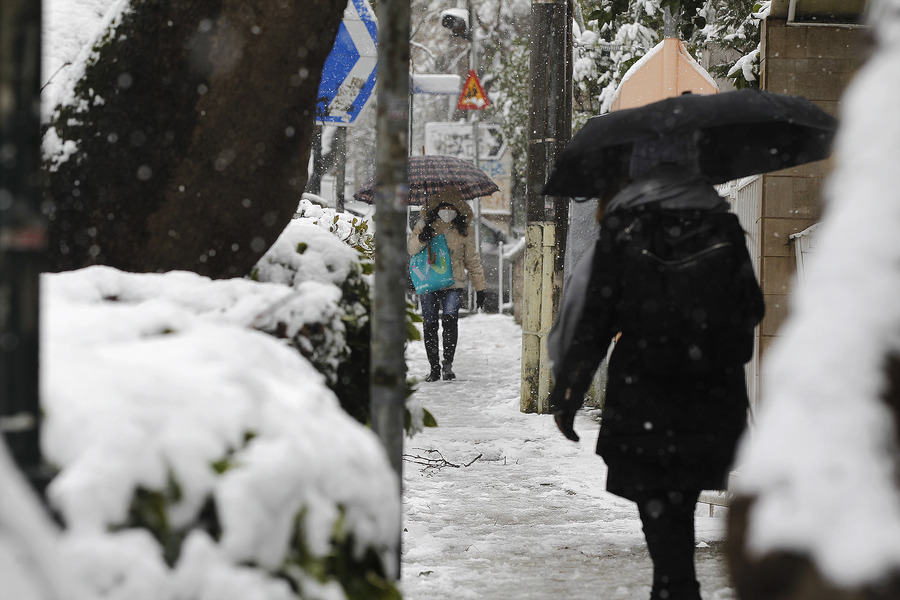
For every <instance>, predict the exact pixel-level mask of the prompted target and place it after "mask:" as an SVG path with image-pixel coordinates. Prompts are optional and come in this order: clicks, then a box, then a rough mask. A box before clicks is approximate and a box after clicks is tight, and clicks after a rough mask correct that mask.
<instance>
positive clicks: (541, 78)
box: [521, 0, 573, 413]
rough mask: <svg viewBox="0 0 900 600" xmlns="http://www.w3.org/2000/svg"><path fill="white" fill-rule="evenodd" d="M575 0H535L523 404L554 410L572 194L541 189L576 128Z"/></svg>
mask: <svg viewBox="0 0 900 600" xmlns="http://www.w3.org/2000/svg"><path fill="white" fill-rule="evenodd" d="M572 14H573V6H572V0H532V3H531V46H530V51H531V64H530V76H531V93H530V94H529V104H530V112H529V128H528V163H527V175H526V191H525V194H526V195H525V217H526V229H525V282H524V284H525V285H524V287H525V290H524V315H523V319H522V396H521V410H522V412H529V413H530V412H537V413H547V412H549V406H547V403H546V400H547V396H548V395H549V393H550V365H549V359H548V356H547V334H548V333H549V331H550V328H551V326H552V325H553V320H554V318H555V316H556V313H557V311H558V307H559V299H560V295H561V293H562V281H563V266H564V264H563V263H564V257H565V240H566V232H567V229H568V212H569V201H568V199H567V198H550V197H545V196H542V195H541V190H542V189H543V187H544V183H545V182H546V181H547V177H548V176H549V174H550V170H551V169H552V168H553V165H554V163H555V161H556V156H557V155H558V154H559V152H560V151H561V150H562V148H563V147H564V146H565V145H566V143H567V142H568V141H569V138H570V136H571V130H572Z"/></svg>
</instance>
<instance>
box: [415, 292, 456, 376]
mask: <svg viewBox="0 0 900 600" xmlns="http://www.w3.org/2000/svg"><path fill="white" fill-rule="evenodd" d="M461 302H462V290H461V289H459V288H450V289H447V290H439V291H437V292H429V293H427V294H422V295H421V296H419V303H420V304H421V306H422V320H423V321H424V324H423V328H422V337H423V341H424V342H425V354H426V356H428V363H429V364H430V365H431V368H432V370H433V369H435V368H437V367H438V365H439V364H440V363H439V362H438V360H439V356H440V350H439V348H438V323H440V324H441V325H442V327H443V338H444V364H446V365H451V364H453V357H454V356H455V355H456V343H457V340H458V338H459V325H458V319H459V306H460V303H461ZM439 319H440V320H439Z"/></svg>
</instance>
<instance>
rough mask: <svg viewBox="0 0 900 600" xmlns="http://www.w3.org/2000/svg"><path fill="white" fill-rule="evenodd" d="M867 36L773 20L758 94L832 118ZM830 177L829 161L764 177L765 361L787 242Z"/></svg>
mask: <svg viewBox="0 0 900 600" xmlns="http://www.w3.org/2000/svg"><path fill="white" fill-rule="evenodd" d="M867 34H868V32H867V30H866V29H863V28H860V27H857V26H850V25H848V26H821V25H818V26H816V25H802V24H790V25H788V24H787V23H786V22H785V21H784V20H779V19H772V18H771V17H770V18H768V19H766V20H765V21H764V22H763V27H762V35H761V37H762V51H761V53H760V55H761V60H760V71H761V87H762V88H763V89H765V90H768V91H770V92H777V93H782V94H790V95H796V96H803V97H805V98H807V99H809V100H812V101H813V102H815V103H816V104H817V105H818V106H820V107H822V108H823V109H824V110H825V111H827V112H829V113H831V114H833V115H836V116H837V115H838V109H839V102H840V97H841V95H842V94H843V92H844V88H845V87H846V86H847V84H848V83H849V81H850V79H851V77H852V75H853V73H854V71H855V69H856V68H857V67H858V66H859V64H860V63H861V60H862V52H863V47H864V43H865V40H866V36H867ZM828 171H829V161H820V162H817V163H813V164H809V165H803V166H800V167H795V168H793V169H786V170H784V171H778V172H776V173H771V174H768V175H766V176H765V177H764V180H763V191H762V202H761V209H760V213H761V214H760V220H761V223H760V225H761V227H760V232H761V234H760V235H761V238H762V239H761V243H760V244H759V245H758V246H757V247H758V248H759V253H760V256H759V264H760V281H761V284H762V288H763V293H764V294H765V298H766V313H767V314H766V318H765V320H764V321H763V323H762V325H761V327H760V335H761V339H760V352H761V353H762V354H763V355H764V354H765V351H766V349H767V348H768V347H769V345H770V344H771V343H772V341H773V340H774V338H775V337H776V336H777V335H778V330H779V328H780V327H781V324H782V323H783V321H784V319H785V317H786V316H787V313H788V310H789V306H788V294H789V293H790V288H791V284H792V281H793V277H794V273H795V272H796V258H795V251H794V247H793V244H792V242H791V240H790V235H791V234H792V233H797V232H800V231H803V230H804V229H806V228H807V227H809V226H810V225H812V224H813V223H815V222H817V221H818V220H819V219H820V217H821V214H822V201H821V192H822V186H823V183H824V179H825V177H826V176H827V174H828ZM762 375H763V376H765V364H764V363H763V373H762Z"/></svg>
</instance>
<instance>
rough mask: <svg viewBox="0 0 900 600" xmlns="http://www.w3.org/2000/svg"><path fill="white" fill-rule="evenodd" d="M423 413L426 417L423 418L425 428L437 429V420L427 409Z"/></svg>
mask: <svg viewBox="0 0 900 600" xmlns="http://www.w3.org/2000/svg"><path fill="white" fill-rule="evenodd" d="M422 412H423V413H424V415H423V416H422V424H423V425H424V426H425V427H437V426H438V424H437V419H435V418H434V415H433V414H431V413H430V412H428V409H427V408H423V409H422Z"/></svg>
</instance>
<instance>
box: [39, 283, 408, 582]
mask: <svg viewBox="0 0 900 600" xmlns="http://www.w3.org/2000/svg"><path fill="white" fill-rule="evenodd" d="M42 285H43V315H42V318H43V320H44V328H43V339H42V347H43V355H42V360H43V371H42V372H43V378H42V386H43V394H42V395H43V402H44V412H45V415H46V416H45V425H44V431H43V444H44V451H45V457H46V459H47V460H48V461H49V462H50V463H51V465H53V466H54V467H55V468H57V469H59V474H58V476H57V477H56V478H55V479H54V480H53V481H52V483H51V485H50V488H49V498H50V501H51V503H52V505H53V506H54V507H55V508H56V509H57V510H58V511H59V513H60V515H61V516H62V518H63V521H64V523H65V526H66V529H65V532H64V533H63V536H62V546H61V548H62V555H63V560H64V561H65V562H66V563H68V564H69V565H70V566H73V567H74V570H75V573H76V578H77V579H78V580H79V581H80V582H82V583H84V584H86V585H87V587H88V588H89V589H90V590H91V592H92V595H94V596H95V597H101V596H102V597H104V598H123V599H124V598H128V599H129V600H134V599H139V598H147V599H148V600H150V599H153V600H160V599H165V598H173V599H174V598H179V599H180V598H218V599H227V598H235V599H237V598H240V599H246V598H255V597H258V598H285V599H288V598H297V597H300V598H322V599H328V600H332V599H339V598H345V597H346V598H360V599H362V598H379V597H389V596H385V594H392V593H395V592H393V591H392V584H390V583H388V582H387V581H386V580H385V578H384V576H386V575H390V574H391V573H393V572H394V569H396V567H397V565H396V564H395V560H396V559H395V556H396V555H395V552H396V547H395V543H396V538H397V535H396V533H397V530H398V527H399V522H398V516H399V494H398V485H397V481H396V476H395V474H394V473H393V472H392V471H391V469H390V466H389V464H388V461H387V459H386V457H385V454H384V451H383V449H382V447H381V445H380V443H379V442H378V440H377V438H376V437H375V436H374V435H373V434H372V433H371V432H370V431H369V430H368V429H366V428H364V427H363V426H361V425H360V424H359V423H357V422H356V421H355V420H354V419H352V418H351V417H349V416H348V415H347V414H346V413H345V412H344V411H343V410H341V408H340V406H339V404H338V402H337V400H336V398H335V396H334V394H333V393H332V392H331V391H330V390H329V389H328V387H327V386H326V385H325V377H324V376H323V375H322V374H321V373H319V372H318V371H317V370H316V369H315V368H313V366H312V365H310V363H309V362H308V361H306V360H305V359H304V358H303V357H302V356H301V355H300V354H298V353H297V352H296V351H295V350H294V349H293V348H291V347H289V346H287V345H285V344H284V343H283V342H280V341H278V340H277V339H276V338H274V337H272V336H270V335H267V334H265V333H262V332H260V331H257V330H255V328H269V327H282V328H285V329H286V330H287V331H288V332H292V331H295V330H297V329H302V327H304V325H305V323H307V322H310V320H314V321H316V322H318V314H317V311H318V309H319V306H320V305H321V303H323V299H325V300H327V299H329V298H330V297H331V296H330V294H332V291H331V289H330V288H329V287H328V286H325V285H323V284H319V283H316V282H311V283H310V285H303V286H299V287H295V288H289V287H287V286H284V285H279V284H266V283H257V282H253V281H250V280H246V279H237V280H227V281H213V280H209V279H206V278H204V277H200V276H198V275H195V274H191V273H179V272H173V273H168V274H129V273H123V272H120V271H117V270H114V269H109V268H105V267H92V268H89V269H84V270H81V271H75V272H70V273H63V274H56V275H46V276H44V278H43V279H42Z"/></svg>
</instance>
